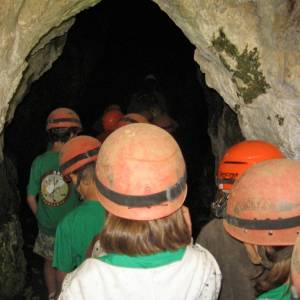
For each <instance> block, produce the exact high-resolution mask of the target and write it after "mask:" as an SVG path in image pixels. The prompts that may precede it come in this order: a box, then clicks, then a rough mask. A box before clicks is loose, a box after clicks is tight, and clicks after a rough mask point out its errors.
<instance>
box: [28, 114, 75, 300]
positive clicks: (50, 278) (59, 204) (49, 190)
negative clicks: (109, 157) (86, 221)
mask: <svg viewBox="0 0 300 300" xmlns="http://www.w3.org/2000/svg"><path fill="white" fill-rule="evenodd" d="M46 129H47V133H48V136H49V143H50V144H51V147H50V148H49V149H48V150H47V151H46V152H45V153H43V154H41V155H39V156H38V157H36V158H35V159H34V161H33V163H32V166H31V171H30V178H29V183H28V186H27V203H28V205H29V207H30V209H31V210H32V212H33V213H34V215H35V216H36V219H37V222H38V228H39V233H38V236H37V239H36V242H35V245H34V249H33V251H34V252H35V253H37V254H38V255H40V256H42V257H43V258H44V278H45V282H46V286H47V289H48V293H49V299H54V295H55V293H56V279H55V269H54V268H52V257H53V249H54V237H55V232H56V227H57V224H58V223H59V222H60V221H61V220H62V219H63V218H64V216H65V215H66V214H67V213H68V212H70V211H71V210H73V209H74V208H75V207H77V206H78V204H79V202H80V201H79V200H80V198H79V195H78V193H77V192H76V190H75V188H74V186H73V185H72V184H71V183H68V182H66V181H65V180H64V178H63V176H62V175H61V173H60V169H59V152H60V150H61V148H62V146H63V145H64V143H66V142H67V141H68V140H70V139H71V138H73V137H74V136H76V135H77V133H78V132H79V131H80V130H81V122H80V119H79V117H78V115H77V114H76V113H75V112H74V111H73V110H71V109H68V108H58V109H55V110H54V111H52V112H51V113H50V114H49V116H48V118H47V126H46Z"/></svg>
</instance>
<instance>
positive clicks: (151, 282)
mask: <svg viewBox="0 0 300 300" xmlns="http://www.w3.org/2000/svg"><path fill="white" fill-rule="evenodd" d="M220 286H221V273H220V269H219V266H218V264H217V262H216V261H215V259H214V257H213V256H212V255H211V254H210V253H209V252H208V251H207V250H206V249H204V248H203V247H201V246H200V245H197V244H196V245H194V246H188V247H187V248H186V251H185V254H184V256H183V258H182V259H181V260H179V261H175V262H173V263H170V264H168V265H164V266H160V267H156V268H146V269H139V268H126V267H119V266H114V265H111V264H107V263H104V262H102V261H100V260H99V259H95V258H89V259H87V260H86V261H85V262H84V263H83V264H82V265H81V266H80V267H79V268H77V269H76V270H75V271H73V272H72V273H70V274H68V275H67V276H66V278H65V280H64V282H63V287H62V292H61V294H60V297H59V300H79V299H86V300H93V299H95V300H96V299H97V300H99V299H111V300H122V299H124V300H125V299H126V300H128V299H138V300H154V299H155V300H157V299H163V300H174V299H176V300H183V299H187V300H192V299H211V300H216V299H217V298H218V294H219V291H220Z"/></svg>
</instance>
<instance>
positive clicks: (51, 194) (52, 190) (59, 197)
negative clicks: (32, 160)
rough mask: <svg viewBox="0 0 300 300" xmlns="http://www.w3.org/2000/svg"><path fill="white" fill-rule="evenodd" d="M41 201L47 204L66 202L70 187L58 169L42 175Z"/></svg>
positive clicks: (53, 204) (58, 204) (55, 204)
mask: <svg viewBox="0 0 300 300" xmlns="http://www.w3.org/2000/svg"><path fill="white" fill-rule="evenodd" d="M41 193H42V196H43V201H44V203H45V204H46V205H49V206H60V205H62V204H64V203H65V202H66V199H67V198H68V196H69V194H70V187H69V185H68V183H66V182H65V181H64V179H63V177H62V175H61V174H60V172H58V171H51V173H47V174H45V175H44V177H43V179H42V182H41Z"/></svg>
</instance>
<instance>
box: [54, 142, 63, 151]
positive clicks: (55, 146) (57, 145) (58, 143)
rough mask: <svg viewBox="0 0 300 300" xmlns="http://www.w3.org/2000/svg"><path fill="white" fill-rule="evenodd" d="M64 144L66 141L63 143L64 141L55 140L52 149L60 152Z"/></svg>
mask: <svg viewBox="0 0 300 300" xmlns="http://www.w3.org/2000/svg"><path fill="white" fill-rule="evenodd" d="M63 145H64V143H62V142H55V143H54V144H53V145H52V147H51V150H52V151H54V152H60V150H61V148H62V146H63Z"/></svg>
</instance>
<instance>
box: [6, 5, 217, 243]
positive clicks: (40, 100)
mask: <svg viewBox="0 0 300 300" xmlns="http://www.w3.org/2000/svg"><path fill="white" fill-rule="evenodd" d="M194 50H195V48H194V46H193V45H192V44H191V43H190V42H189V41H188V39H187V38H186V37H185V36H184V34H183V33H182V31H181V30H180V29H179V28H178V27H177V26H176V25H175V24H174V23H173V21H172V20H171V19H170V18H169V17H168V16H167V15H166V14H165V13H164V12H163V11H161V10H160V9H159V7H158V6H157V5H156V4H154V3H153V2H151V1H149V0H132V1H121V0H103V1H102V2H101V3H100V4H98V5H97V6H95V7H93V8H91V9H88V10H85V11H83V12H81V13H80V14H79V15H77V16H76V22H75V24H74V26H73V27H72V28H71V30H70V31H69V33H68V39H67V43H66V45H65V48H64V51H63V54H62V55H61V56H60V57H59V59H58V60H57V61H56V62H55V63H54V64H53V66H52V68H51V69H50V70H49V71H48V72H46V73H45V74H44V75H43V76H42V77H41V78H40V79H39V80H38V81H36V82H35V83H34V84H33V85H32V86H31V88H30V91H29V92H28V94H27V95H26V96H25V98H24V99H23V101H22V103H21V104H20V105H19V106H18V107H17V109H16V112H15V115H14V119H13V121H12V122H11V124H9V125H8V126H7V127H6V129H5V153H6V155H7V156H9V157H10V158H11V159H12V160H13V162H14V163H15V165H16V167H17V170H18V176H19V186H20V192H21V196H22V200H23V202H22V205H21V208H22V209H21V220H22V224H23V231H24V233H23V234H24V236H25V240H26V241H29V244H31V246H29V247H32V243H33V239H34V238H35V236H34V235H35V234H36V231H35V230H33V229H32V228H33V226H35V225H34V224H33V222H32V219H33V216H32V215H31V213H30V211H29V209H28V208H27V206H26V204H25V197H26V185H27V181H28V177H29V172H30V165H31V163H32V161H33V159H34V158H35V157H36V156H37V155H38V154H40V153H42V152H43V151H45V149H46V145H47V141H46V135H45V120H46V118H47V116H48V114H49V112H50V111H51V110H53V109H55V108H57V107H61V106H63V107H70V108H72V109H74V110H75V111H76V112H77V113H78V114H79V115H80V117H81V119H82V122H83V126H84V128H85V131H84V133H86V134H93V131H92V126H93V124H94V123H95V121H97V119H99V117H100V116H101V114H102V112H103V110H104V108H105V107H106V106H108V105H109V104H119V105H120V106H121V108H122V110H123V111H126V109H127V106H128V104H129V99H130V96H131V95H132V94H133V93H134V92H136V91H138V90H139V89H140V87H141V85H142V81H143V79H144V77H145V76H146V75H147V74H153V75H155V77H156V78H157V81H158V83H159V87H160V89H161V90H162V91H163V94H164V96H165V98H166V99H167V108H168V111H169V113H170V115H171V116H172V118H174V119H175V120H176V121H177V122H178V124H179V129H178V137H179V140H178V142H179V144H180V146H181V148H182V151H183V154H184V157H185V160H186V164H187V172H188V186H189V193H188V197H187V200H186V205H187V206H188V207H189V209H190V212H191V216H192V221H193V235H194V237H195V235H197V233H198V232H199V230H200V228H201V227H202V226H203V224H204V223H206V222H207V221H208V220H209V219H210V217H211V216H210V210H209V208H210V202H211V200H212V199H213V197H214V193H215V185H214V163H215V159H214V156H213V154H212V150H211V144H210V139H209V136H208V134H207V126H208V125H207V124H208V117H209V111H208V107H207V102H206V101H207V99H205V94H207V92H206V93H204V92H203V86H204V85H205V83H204V82H202V83H201V84H200V83H199V81H198V80H197V72H199V67H198V65H197V64H196V63H195V61H194V59H193V54H194ZM198 74H199V73H198ZM198 78H199V76H198ZM203 78H204V75H203V74H202V79H203ZM203 80H204V79H203ZM207 89H208V90H209V88H207Z"/></svg>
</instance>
